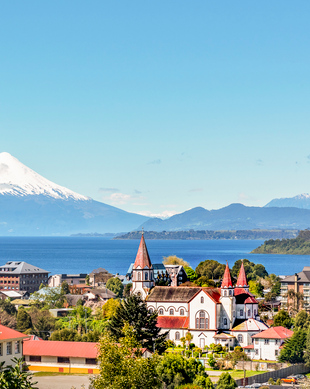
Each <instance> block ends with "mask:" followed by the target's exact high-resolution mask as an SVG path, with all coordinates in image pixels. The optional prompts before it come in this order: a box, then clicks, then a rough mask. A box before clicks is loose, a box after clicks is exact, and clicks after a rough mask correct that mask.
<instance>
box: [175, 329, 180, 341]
mask: <svg viewBox="0 0 310 389" xmlns="http://www.w3.org/2000/svg"><path fill="white" fill-rule="evenodd" d="M175 340H180V333H179V331H177V332H176V333H175Z"/></svg>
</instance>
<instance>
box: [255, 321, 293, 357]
mask: <svg viewBox="0 0 310 389" xmlns="http://www.w3.org/2000/svg"><path fill="white" fill-rule="evenodd" d="M292 336H293V331H291V330H288V329H287V328H285V327H282V326H279V327H271V328H268V329H267V330H265V331H262V332H260V333H258V334H255V335H253V336H252V339H253V340H254V344H253V345H254V347H253V349H252V350H251V357H252V358H255V359H264V360H268V361H276V360H277V358H278V355H279V353H280V348H281V346H282V345H283V344H284V342H285V341H286V340H287V339H289V338H291V337H292Z"/></svg>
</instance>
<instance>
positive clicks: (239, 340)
mask: <svg viewBox="0 0 310 389" xmlns="http://www.w3.org/2000/svg"><path fill="white" fill-rule="evenodd" d="M238 342H239V343H242V342H243V336H242V335H241V334H240V335H238Z"/></svg>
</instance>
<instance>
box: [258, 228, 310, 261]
mask: <svg viewBox="0 0 310 389" xmlns="http://www.w3.org/2000/svg"><path fill="white" fill-rule="evenodd" d="M252 254H295V255H310V230H304V231H300V232H299V234H298V236H297V238H295V239H282V240H280V239H276V240H274V239H270V240H266V242H264V244H262V245H261V246H259V247H257V248H256V249H254V250H253V251H252Z"/></svg>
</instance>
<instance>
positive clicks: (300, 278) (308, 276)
mask: <svg viewBox="0 0 310 389" xmlns="http://www.w3.org/2000/svg"><path fill="white" fill-rule="evenodd" d="M296 274H297V282H310V267H309V266H306V267H304V268H303V270H302V271H301V272H299V273H296ZM280 282H295V274H294V275H293V276H287V277H285V278H283V280H281V281H280Z"/></svg>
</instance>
